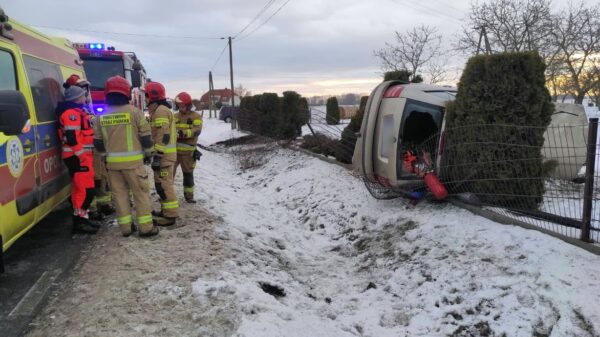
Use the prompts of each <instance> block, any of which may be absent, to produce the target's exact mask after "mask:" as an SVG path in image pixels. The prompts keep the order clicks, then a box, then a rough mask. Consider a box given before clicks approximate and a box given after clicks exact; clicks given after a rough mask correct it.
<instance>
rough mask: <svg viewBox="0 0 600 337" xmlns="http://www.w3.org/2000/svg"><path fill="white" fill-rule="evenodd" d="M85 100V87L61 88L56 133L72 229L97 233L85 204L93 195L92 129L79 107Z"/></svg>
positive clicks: (87, 206) (90, 200)
mask: <svg viewBox="0 0 600 337" xmlns="http://www.w3.org/2000/svg"><path fill="white" fill-rule="evenodd" d="M85 100H86V97H85V90H83V89H82V88H80V87H77V86H71V87H69V88H67V89H66V90H65V102H64V104H63V105H61V107H59V109H60V110H59V111H58V112H59V113H60V115H59V124H60V126H59V130H58V132H59V137H60V139H61V140H62V159H63V161H64V162H65V165H66V166H67V168H68V169H69V174H70V176H71V179H72V180H73V181H72V183H71V203H72V205H73V232H75V233H87V234H95V233H96V232H98V226H96V225H94V224H92V223H91V222H90V221H89V207H90V203H91V202H92V199H93V198H94V166H93V156H92V148H93V138H94V130H93V129H92V123H91V121H90V118H89V116H88V114H87V113H86V112H85V111H84V109H83V106H84V104H85ZM61 110H62V111H61Z"/></svg>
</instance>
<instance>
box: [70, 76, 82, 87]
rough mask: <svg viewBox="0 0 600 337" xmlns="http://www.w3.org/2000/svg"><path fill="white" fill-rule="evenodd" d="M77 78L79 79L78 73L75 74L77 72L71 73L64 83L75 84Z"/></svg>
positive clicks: (77, 80)
mask: <svg viewBox="0 0 600 337" xmlns="http://www.w3.org/2000/svg"><path fill="white" fill-rule="evenodd" d="M79 80H81V77H79V75H77V74H73V75H71V76H69V78H67V81H66V83H67V84H68V85H76V84H77V82H79Z"/></svg>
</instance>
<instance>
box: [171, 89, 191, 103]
mask: <svg viewBox="0 0 600 337" xmlns="http://www.w3.org/2000/svg"><path fill="white" fill-rule="evenodd" d="M175 103H181V104H183V105H186V106H188V105H191V104H192V96H190V94H188V93H187V92H185V91H182V92H180V93H179V94H177V96H175Z"/></svg>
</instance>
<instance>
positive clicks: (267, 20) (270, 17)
mask: <svg viewBox="0 0 600 337" xmlns="http://www.w3.org/2000/svg"><path fill="white" fill-rule="evenodd" d="M290 1H291V0H287V1H286V2H284V3H283V5H281V6H280V7H279V8H278V9H277V10H276V11H275V12H273V14H271V16H269V17H268V18H267V19H266V20H265V21H263V23H261V24H260V25H258V26H257V27H256V28H254V29H253V30H252V31H251V32H250V33H248V34H246V35H244V36H242V37H241V38H239V39H238V41H242V40H244V39H246V38H247V37H248V36H250V35H252V34H253V33H254V32H256V31H257V30H259V29H260V28H261V27H262V26H264V25H265V24H266V23H267V22H269V20H271V19H272V18H273V17H274V16H275V15H277V13H279V12H280V11H281V10H282V9H283V7H285V5H287V4H288V3H289V2H290Z"/></svg>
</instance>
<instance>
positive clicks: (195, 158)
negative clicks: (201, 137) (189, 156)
mask: <svg viewBox="0 0 600 337" xmlns="http://www.w3.org/2000/svg"><path fill="white" fill-rule="evenodd" d="M200 157H202V152H200V151H198V150H194V160H195V161H198V160H200Z"/></svg>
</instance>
